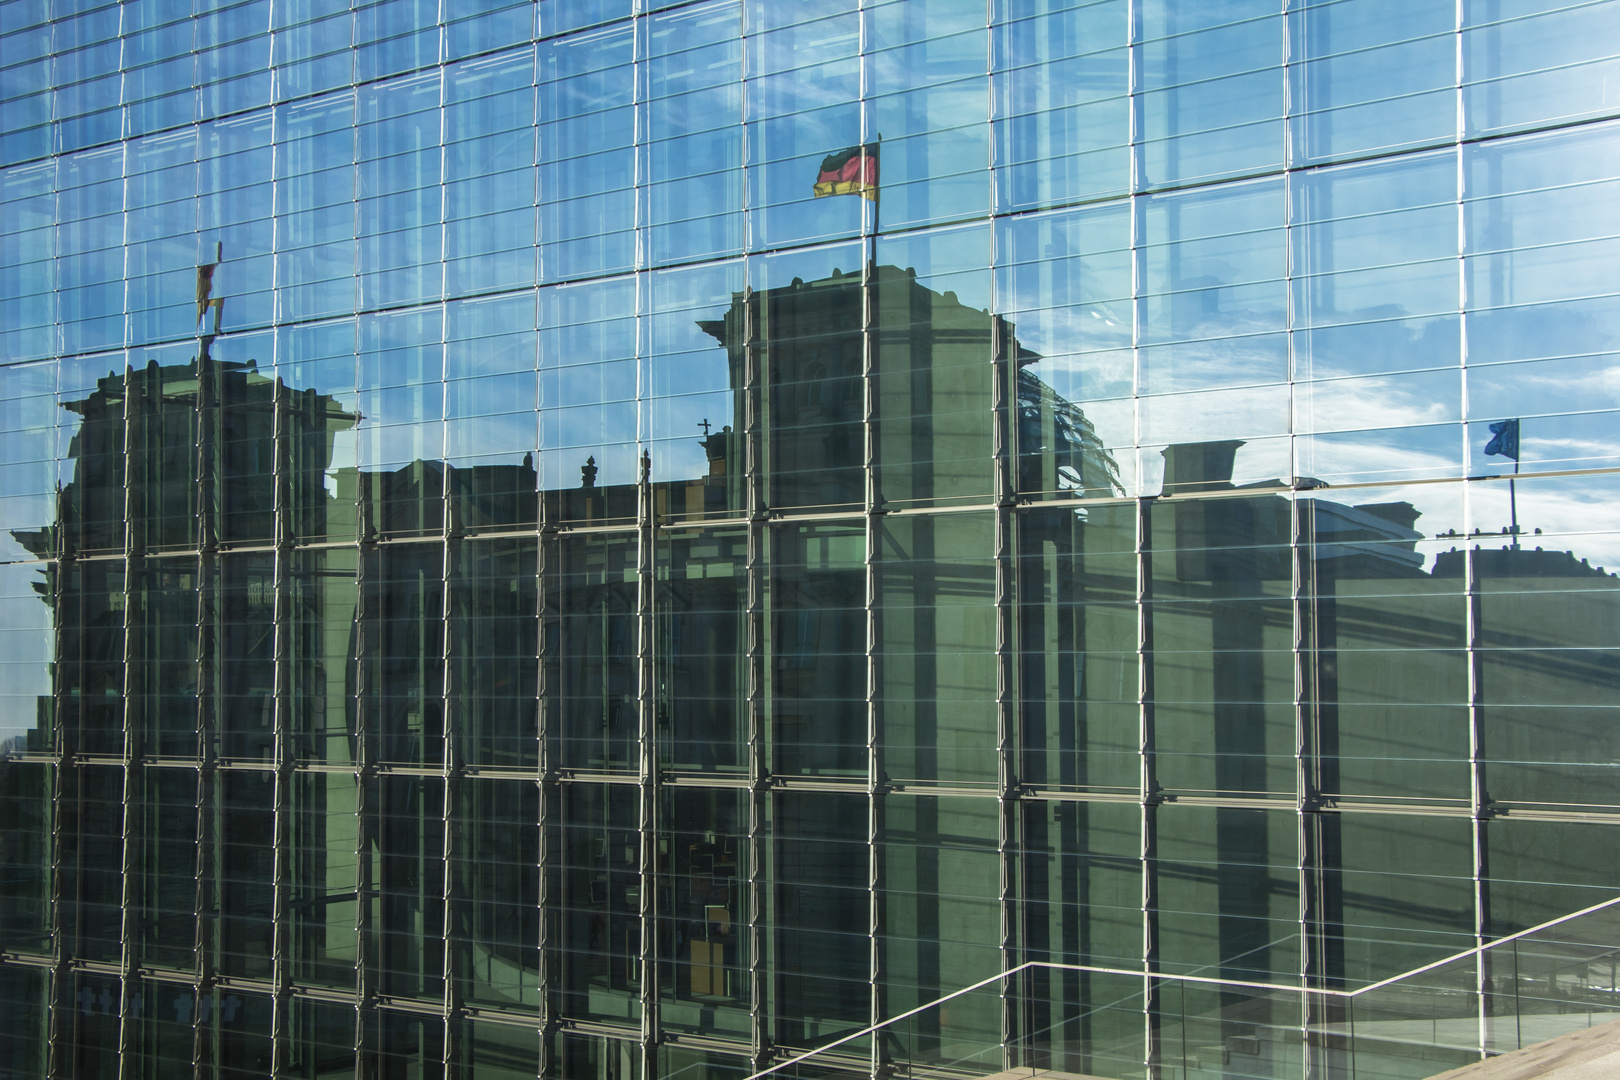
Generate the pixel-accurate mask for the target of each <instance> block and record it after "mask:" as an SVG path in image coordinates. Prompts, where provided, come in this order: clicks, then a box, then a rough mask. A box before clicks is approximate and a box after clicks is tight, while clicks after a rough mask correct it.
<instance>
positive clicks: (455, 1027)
mask: <svg viewBox="0 0 1620 1080" xmlns="http://www.w3.org/2000/svg"><path fill="white" fill-rule="evenodd" d="M454 473H455V468H454V466H451V465H446V466H445V470H444V495H443V498H444V512H443V516H442V517H441V518H440V522H441V527H442V529H443V536H442V538H441V541H440V543H441V545H442V546H441V548H440V556H441V561H440V563H439V596H440V609H439V618H440V620H441V621H440V627H441V630H440V635H439V643H440V650H441V652H440V657H439V659H440V662H441V665H442V666H441V671H442V685H441V687H440V708H439V716H440V723H441V725H442V726H441V730H440V736H441V739H440V745H441V747H442V752H443V761H442V765H443V769H444V802H443V803H442V804H441V807H440V809H441V817H440V822H439V825H440V833H439V835H440V844H441V847H442V855H443V859H444V871H443V873H444V877H443V885H442V892H441V895H442V896H443V898H444V903H443V904H442V905H441V918H440V924H439V926H438V928H437V931H438V933H439V935H440V938H441V940H440V943H439V944H440V950H441V951H440V954H439V955H440V957H441V970H440V975H441V976H442V977H443V979H444V1023H445V1031H444V1044H443V1054H444V1057H443V1061H444V1075H445V1076H446V1077H455V1076H459V1075H461V1069H462V1064H461V1061H462V1054H461V1042H462V1040H461V1030H462V1023H461V1020H462V1001H461V980H460V976H461V973H462V972H464V971H465V970H466V969H467V965H468V962H469V958H467V957H463V956H461V955H459V954H458V950H459V949H461V948H463V946H460V945H458V944H457V943H456V935H455V928H456V925H457V923H458V922H460V921H461V918H460V916H461V906H462V899H463V898H462V895H461V893H462V890H461V885H460V879H461V867H460V865H459V863H460V861H461V851H460V850H459V845H458V844H457V843H456V839H457V837H456V834H457V822H458V818H459V807H460V806H461V783H462V771H463V765H464V762H463V761H462V753H461V745H460V740H459V738H458V733H459V730H460V728H461V724H460V722H459V719H460V718H459V715H458V712H459V710H458V708H457V701H458V700H459V698H460V696H461V694H460V687H458V686H457V685H456V663H457V661H458V659H459V657H460V653H461V652H462V650H461V648H460V647H459V642H458V640H457V637H458V629H459V628H458V626H457V619H456V605H457V602H458V599H459V598H458V597H457V595H456V593H457V585H458V582H457V569H458V564H459V562H460V555H461V545H462V529H461V507H460V503H459V502H458V500H457V497H456V486H455V484H454V483H453V482H452V477H453V476H454ZM423 932H424V933H426V932H427V927H423Z"/></svg>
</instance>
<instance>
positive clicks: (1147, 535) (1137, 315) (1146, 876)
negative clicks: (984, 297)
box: [1125, 0, 1161, 1080]
mask: <svg viewBox="0 0 1620 1080" xmlns="http://www.w3.org/2000/svg"><path fill="white" fill-rule="evenodd" d="M1127 4H1128V6H1127V14H1126V25H1125V42H1126V73H1125V78H1126V92H1127V95H1128V97H1129V99H1130V106H1129V110H1128V113H1127V115H1128V118H1129V121H1128V122H1129V125H1130V147H1131V152H1130V187H1129V191H1130V195H1129V199H1130V218H1129V220H1130V230H1131V238H1130V239H1131V353H1132V361H1133V363H1132V380H1133V389H1134V393H1135V395H1136V397H1137V399H1138V400H1137V403H1136V413H1137V416H1136V421H1135V431H1134V434H1135V438H1134V439H1133V442H1134V443H1135V444H1137V445H1140V443H1141V441H1142V439H1141V432H1142V423H1141V401H1140V395H1141V388H1142V387H1141V383H1142V375H1141V342H1142V305H1143V303H1144V301H1143V299H1142V296H1143V293H1144V291H1145V280H1144V279H1145V273H1144V267H1143V260H1144V259H1145V258H1146V253H1145V244H1146V240H1145V237H1144V235H1143V232H1144V230H1143V222H1142V215H1143V213H1144V208H1143V205H1142V200H1141V196H1140V194H1139V193H1140V192H1141V190H1142V187H1143V182H1144V179H1143V178H1144V176H1145V169H1144V154H1145V153H1146V149H1145V146H1144V143H1143V138H1144V132H1145V130H1146V126H1145V107H1146V106H1145V98H1144V96H1143V92H1142V86H1143V78H1142V63H1143V56H1142V8H1141V3H1140V0H1127ZM1136 453H1137V455H1138V459H1137V468H1136V473H1137V477H1138V480H1137V483H1138V489H1137V492H1136V494H1137V495H1138V496H1139V498H1138V501H1137V507H1136V608H1137V614H1136V619H1137V622H1136V652H1137V656H1136V661H1137V693H1138V697H1137V722H1138V735H1139V738H1138V743H1139V746H1138V752H1139V753H1140V755H1141V776H1140V781H1139V783H1140V787H1139V790H1138V797H1139V802H1140V805H1141V808H1142V819H1141V843H1140V849H1139V856H1140V859H1141V871H1142V970H1143V971H1144V972H1149V973H1151V972H1154V971H1156V970H1157V969H1158V964H1159V932H1158V904H1159V890H1158V880H1157V877H1156V873H1157V871H1156V869H1155V865H1156V861H1157V857H1158V820H1157V814H1158V810H1157V806H1158V802H1159V792H1158V781H1157V778H1156V776H1155V763H1154V751H1155V736H1154V716H1153V611H1152V608H1151V607H1150V605H1149V601H1150V600H1151V598H1152V589H1153V565H1152V499H1151V497H1150V496H1148V493H1147V491H1146V489H1145V487H1144V486H1142V485H1143V481H1142V480H1141V476H1142V474H1143V472H1144V471H1145V470H1144V468H1143V462H1142V461H1141V452H1140V451H1136ZM1142 1010H1143V1015H1142V1023H1143V1049H1142V1058H1143V1067H1144V1069H1145V1071H1146V1075H1147V1080H1159V1077H1160V1075H1161V1071H1160V1070H1161V1067H1160V1061H1159V1059H1160V1052H1159V1025H1158V1011H1159V994H1158V988H1157V986H1156V985H1155V983H1154V981H1153V979H1151V978H1146V979H1144V980H1143V981H1142Z"/></svg>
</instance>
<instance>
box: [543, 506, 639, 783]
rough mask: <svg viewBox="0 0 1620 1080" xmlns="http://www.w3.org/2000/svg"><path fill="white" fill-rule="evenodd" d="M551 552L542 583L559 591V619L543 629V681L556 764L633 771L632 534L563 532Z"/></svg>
mask: <svg viewBox="0 0 1620 1080" xmlns="http://www.w3.org/2000/svg"><path fill="white" fill-rule="evenodd" d="M555 550H556V552H557V556H558V560H559V566H558V569H557V570H556V572H555V573H556V576H555V577H552V578H550V579H549V580H548V583H547V584H548V589H549V588H555V589H556V599H555V604H556V611H557V621H556V623H555V624H554V625H548V626H547V627H546V635H547V642H546V652H547V655H548V656H550V657H553V658H554V659H553V666H550V667H548V670H547V677H546V685H547V691H548V695H549V698H550V700H552V701H555V702H556V703H557V712H556V713H555V714H553V716H554V718H553V717H552V716H548V720H547V723H548V728H549V731H550V734H551V737H552V738H555V739H557V740H558V742H559V745H558V747H557V749H558V758H559V764H560V765H562V766H563V767H564V768H585V769H593V770H612V771H615V772H623V771H630V772H634V771H635V770H637V769H638V768H640V762H639V761H638V752H637V739H638V733H639V730H640V723H639V718H638V716H637V711H636V710H637V700H636V693H637V688H636V654H637V639H638V634H639V631H638V628H637V625H636V576H635V567H636V543H635V539H634V538H633V537H622V536H601V535H598V536H590V535H585V536H577V537H576V536H568V537H564V538H563V539H562V540H560V541H559V542H558V544H557V547H556V549H555ZM547 555H548V559H549V557H550V555H551V552H549V551H548V552H547ZM550 603H551V599H550V597H549V596H548V606H549V604H550Z"/></svg>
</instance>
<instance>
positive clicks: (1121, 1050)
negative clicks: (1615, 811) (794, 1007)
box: [746, 897, 1620, 1080]
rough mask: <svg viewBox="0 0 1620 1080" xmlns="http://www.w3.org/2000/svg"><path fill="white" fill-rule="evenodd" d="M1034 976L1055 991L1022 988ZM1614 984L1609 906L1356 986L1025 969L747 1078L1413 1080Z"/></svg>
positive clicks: (1047, 966)
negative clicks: (1027, 1073) (1060, 1075)
mask: <svg viewBox="0 0 1620 1080" xmlns="http://www.w3.org/2000/svg"><path fill="white" fill-rule="evenodd" d="M1042 971H1044V972H1050V973H1052V974H1053V975H1054V976H1057V977H1060V978H1061V979H1063V980H1065V981H1066V984H1067V985H1066V986H1065V987H1064V988H1063V990H1062V991H1061V992H1058V993H1047V994H1045V995H1037V994H1032V993H1030V992H1029V991H1028V984H1029V982H1030V977H1029V976H1030V975H1031V974H1032V973H1036V972H1042ZM1617 975H1620V897H1616V898H1614V899H1611V900H1605V901H1604V902H1602V903H1600V904H1594V905H1592V906H1591V907H1587V908H1583V909H1581V910H1579V911H1575V912H1571V913H1570V914H1568V915H1564V916H1561V917H1559V918H1557V919H1553V920H1551V921H1549V922H1545V923H1542V924H1540V925H1538V926H1533V927H1531V928H1529V929H1528V930H1521V931H1519V932H1518V933H1515V934H1510V935H1507V936H1505V937H1502V938H1499V939H1497V940H1496V941H1492V942H1490V943H1488V944H1485V945H1481V946H1476V947H1474V948H1471V949H1465V950H1463V951H1462V952H1458V953H1454V954H1452V955H1449V956H1446V957H1443V958H1442V959H1439V960H1435V961H1433V962H1432V963H1428V964H1424V965H1422V966H1420V967H1416V968H1413V969H1411V970H1409V971H1404V972H1402V973H1400V974H1399V975H1393V976H1391V977H1389V978H1387V979H1382V980H1380V981H1378V982H1374V983H1369V984H1367V985H1365V986H1360V987H1357V988H1355V989H1335V988H1326V987H1312V986H1303V985H1287V984H1281V983H1270V982H1250V981H1243V980H1235V979H1226V978H1219V977H1214V976H1205V975H1195V974H1171V973H1161V972H1144V971H1140V970H1136V971H1133V970H1130V969H1125V968H1111V967H1103V966H1098V965H1090V964H1060V963H1050V962H1045V961H1029V962H1027V963H1024V964H1019V965H1018V966H1016V967H1013V968H1010V969H1008V970H1007V971H1003V972H1000V973H998V974H996V975H992V976H990V977H989V978H986V979H982V980H980V981H978V982H976V983H973V984H971V985H969V986H965V987H962V988H961V989H959V990H956V991H953V992H952V993H949V994H946V995H944V996H943V997H939V998H936V999H934V1000H932V1001H929V1002H927V1003H926V1004H923V1005H919V1006H917V1007H915V1008H911V1009H907V1010H904V1011H902V1012H900V1013H897V1014H896V1015H895V1016H892V1017H890V1018H889V1019H887V1020H884V1021H883V1022H882V1023H878V1024H873V1025H871V1026H869V1027H865V1028H862V1029H860V1030H859V1031H855V1032H851V1033H849V1034H846V1035H843V1036H841V1037H839V1038H836V1039H833V1040H832V1041H830V1042H827V1043H826V1044H824V1045H822V1046H818V1047H816V1048H814V1049H811V1050H808V1051H806V1052H804V1053H801V1054H798V1055H796V1056H794V1057H790V1058H788V1059H786V1060H783V1061H780V1062H777V1063H775V1064H773V1065H771V1066H770V1067H768V1068H765V1069H761V1070H760V1071H758V1072H755V1073H753V1074H751V1075H750V1076H748V1077H747V1078H746V1080H763V1078H764V1077H768V1076H778V1077H782V1078H791V1080H812V1078H817V1080H820V1078H832V1077H851V1076H861V1075H869V1074H874V1073H881V1074H883V1075H886V1076H918V1077H920V1076H932V1077H942V1078H943V1077H976V1076H988V1075H991V1074H995V1073H1000V1072H1003V1071H1006V1070H1007V1069H1010V1068H1033V1069H1037V1070H1039V1069H1052V1070H1054V1071H1060V1072H1070V1073H1085V1074H1090V1075H1098V1076H1106V1077H1118V1078H1121V1080H1124V1078H1131V1080H1136V1078H1143V1077H1146V1078H1149V1080H1200V1078H1202V1077H1214V1076H1221V1077H1245V1078H1254V1080H1283V1078H1285V1077H1287V1078H1299V1077H1313V1076H1321V1077H1335V1078H1337V1077H1342V1078H1344V1080H1417V1078H1421V1077H1427V1076H1431V1075H1433V1074H1434V1073H1438V1072H1443V1071H1445V1070H1446V1069H1450V1068H1454V1067H1456V1066H1457V1065H1462V1064H1467V1063H1468V1062H1470V1061H1477V1060H1479V1059H1480V1058H1482V1057H1487V1056H1491V1055H1494V1054H1499V1053H1505V1052H1507V1051H1510V1050H1516V1049H1519V1048H1520V1047H1523V1046H1529V1045H1532V1044H1534V1043H1538V1042H1541V1041H1544V1040H1545V1039H1549V1038H1553V1037H1555V1036H1557V1035H1561V1034H1565V1033H1567V1032H1569V1031H1573V1030H1576V1029H1578V1028H1582V1027H1588V1026H1591V1025H1593V1024H1595V1023H1601V1022H1604V1021H1606V1020H1608V1019H1611V1018H1614V1017H1620V980H1617ZM1048 981H1054V982H1055V981H1057V979H1056V978H1054V979H1052V980H1048ZM1008 998H1011V999H1012V1003H1013V1005H1014V1006H1015V1008H1014V1009H1013V1010H1011V1014H1015V1015H1017V1016H1019V1017H1021V1018H1022V1019H1023V1022H1022V1023H1021V1024H1020V1027H1021V1028H1022V1030H1021V1031H1019V1032H1017V1033H1014V1034H1012V1035H1007V1034H1005V1033H1002V1032H1000V1031H999V1030H998V1028H999V1025H1000V1022H1001V1018H1002V1016H1003V1015H1004V1014H1008V1010H1005V1009H1004V1005H1005V1003H1006V999H1008Z"/></svg>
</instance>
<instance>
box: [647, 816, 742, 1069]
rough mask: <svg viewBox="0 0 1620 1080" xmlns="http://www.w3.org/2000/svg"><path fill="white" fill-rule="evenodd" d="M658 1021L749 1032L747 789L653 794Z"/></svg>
mask: <svg viewBox="0 0 1620 1080" xmlns="http://www.w3.org/2000/svg"><path fill="white" fill-rule="evenodd" d="M658 812H659V821H660V829H659V848H660V851H661V852H667V856H666V857H667V859H668V861H667V863H665V864H664V866H665V869H663V870H662V871H661V872H660V874H659V881H658V887H659V890H660V893H661V896H660V900H659V913H660V914H659V920H658V921H659V929H658V936H659V954H660V956H661V958H662V959H663V961H664V974H663V977H662V978H661V979H660V986H659V991H660V997H661V999H662V1004H661V1005H660V1007H659V1009H660V1013H659V1022H660V1023H661V1024H666V1025H668V1026H669V1027H671V1028H673V1029H675V1030H679V1031H692V1032H703V1033H714V1034H723V1035H728V1036H730V1037H732V1038H740V1039H746V1038H748V1037H749V1030H750V1028H749V1010H748V1004H749V999H750V997H751V986H750V971H749V965H750V960H751V957H750V956H749V952H748V932H747V928H748V926H749V923H750V919H751V917H752V912H750V911H749V909H748V895H749V893H748V888H747V885H748V872H749V866H748V837H747V831H748V796H747V794H746V793H745V792H741V791H734V790H731V791H705V790H701V789H686V788H666V789H665V790H664V791H663V792H662V793H661V795H660V798H659V808H658Z"/></svg>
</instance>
